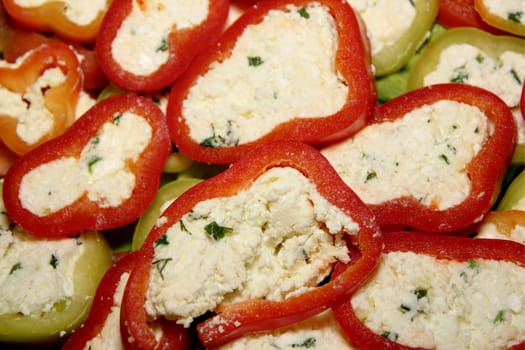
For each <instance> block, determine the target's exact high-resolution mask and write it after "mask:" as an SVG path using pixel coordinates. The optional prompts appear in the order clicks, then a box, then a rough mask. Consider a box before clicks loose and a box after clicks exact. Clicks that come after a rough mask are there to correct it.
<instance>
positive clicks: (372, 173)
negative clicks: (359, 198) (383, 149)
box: [365, 170, 377, 184]
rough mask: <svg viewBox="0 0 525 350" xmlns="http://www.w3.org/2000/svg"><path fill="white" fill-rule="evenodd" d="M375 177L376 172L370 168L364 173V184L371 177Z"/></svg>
mask: <svg viewBox="0 0 525 350" xmlns="http://www.w3.org/2000/svg"><path fill="white" fill-rule="evenodd" d="M376 177H377V173H376V172H375V171H374V170H370V171H368V172H367V173H366V179H365V184H366V183H367V182H368V181H370V180H372V179H375V178H376Z"/></svg>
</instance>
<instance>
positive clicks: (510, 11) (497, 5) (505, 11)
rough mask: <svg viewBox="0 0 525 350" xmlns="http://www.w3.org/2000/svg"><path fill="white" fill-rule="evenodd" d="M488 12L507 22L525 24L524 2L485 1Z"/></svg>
mask: <svg viewBox="0 0 525 350" xmlns="http://www.w3.org/2000/svg"><path fill="white" fill-rule="evenodd" d="M481 3H482V4H483V6H484V7H485V8H487V9H488V11H489V12H490V13H491V14H493V15H495V16H498V17H501V18H503V19H504V20H506V21H511V22H515V23H519V24H525V4H524V3H523V0H505V1H501V0H483V1H481Z"/></svg>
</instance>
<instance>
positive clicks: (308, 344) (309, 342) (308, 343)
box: [292, 337, 317, 349]
mask: <svg viewBox="0 0 525 350" xmlns="http://www.w3.org/2000/svg"><path fill="white" fill-rule="evenodd" d="M316 342H317V340H316V339H315V338H314V337H310V338H306V339H305V341H303V342H302V343H295V344H292V348H307V349H309V348H314V347H315V343H316Z"/></svg>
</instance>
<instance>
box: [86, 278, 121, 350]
mask: <svg viewBox="0 0 525 350" xmlns="http://www.w3.org/2000/svg"><path fill="white" fill-rule="evenodd" d="M128 277H129V273H128V272H125V273H123V274H122V276H120V281H119V283H118V286H117V289H116V290H115V294H114V295H113V306H112V307H111V312H110V313H109V315H108V317H107V318H106V321H105V322H104V326H103V327H102V330H101V331H100V332H99V333H98V334H97V336H95V337H94V338H93V339H91V340H90V341H88V342H87V343H86V345H85V346H84V350H96V349H100V350H103V349H107V350H123V349H124V345H123V344H122V338H121V336H120V307H121V304H122V297H123V295H124V289H125V288H126V283H127V282H128Z"/></svg>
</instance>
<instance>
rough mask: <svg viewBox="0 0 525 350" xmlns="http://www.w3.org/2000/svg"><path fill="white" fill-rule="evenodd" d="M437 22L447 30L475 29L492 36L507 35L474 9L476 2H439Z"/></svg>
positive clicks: (441, 0) (453, 0) (443, 0)
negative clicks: (459, 28) (458, 28)
mask: <svg viewBox="0 0 525 350" xmlns="http://www.w3.org/2000/svg"><path fill="white" fill-rule="evenodd" d="M436 20H437V22H438V23H439V24H441V25H442V26H444V27H446V28H457V27H473V28H479V29H481V30H484V31H486V32H489V33H492V34H505V32H504V31H502V30H500V29H498V28H495V27H493V26H491V25H489V24H488V23H486V22H485V21H484V20H483V19H482V18H481V16H480V15H479V13H478V11H476V8H475V7H474V0H439V11H438V15H437V19H436Z"/></svg>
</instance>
